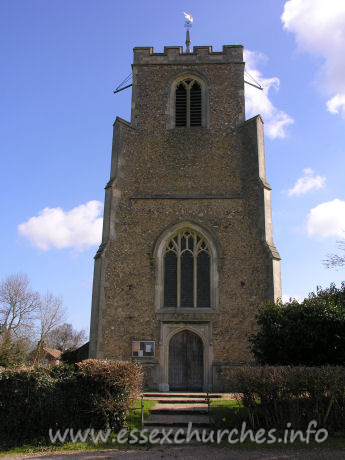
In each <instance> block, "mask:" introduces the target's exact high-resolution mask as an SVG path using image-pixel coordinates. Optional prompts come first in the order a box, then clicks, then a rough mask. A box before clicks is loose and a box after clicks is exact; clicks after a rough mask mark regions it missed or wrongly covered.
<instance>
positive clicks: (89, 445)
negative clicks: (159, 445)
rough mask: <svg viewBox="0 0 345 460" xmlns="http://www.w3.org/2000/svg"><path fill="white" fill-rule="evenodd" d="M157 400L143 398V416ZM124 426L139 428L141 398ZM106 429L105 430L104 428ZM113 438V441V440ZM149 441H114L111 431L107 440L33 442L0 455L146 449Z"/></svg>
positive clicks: (4, 451) (114, 436)
mask: <svg viewBox="0 0 345 460" xmlns="http://www.w3.org/2000/svg"><path fill="white" fill-rule="evenodd" d="M156 403H157V401H147V400H144V408H143V412H144V418H146V417H148V415H149V414H150V409H151V407H153V406H154V405H155V404H156ZM125 427H126V428H128V429H129V430H133V429H135V428H136V429H138V430H141V400H140V399H139V400H136V401H135V402H134V404H133V406H132V408H131V409H130V411H129V412H128V414H127V416H126V423H125ZM104 431H106V430H104ZM113 440H115V441H113ZM149 446H150V445H149V443H146V444H129V443H128V442H126V443H123V444H119V443H117V442H116V434H114V433H111V434H110V436H109V438H108V441H107V442H97V443H94V442H92V441H91V440H88V441H86V442H65V443H61V442H57V443H56V444H51V443H47V442H42V443H41V442H40V443H34V444H26V445H24V446H20V447H13V448H11V449H9V450H2V451H1V452H0V457H4V456H6V455H20V454H37V453H41V454H44V453H49V452H71V451H88V450H103V449H114V448H116V449H128V447H130V448H131V449H133V448H141V449H147V448H148V447H149Z"/></svg>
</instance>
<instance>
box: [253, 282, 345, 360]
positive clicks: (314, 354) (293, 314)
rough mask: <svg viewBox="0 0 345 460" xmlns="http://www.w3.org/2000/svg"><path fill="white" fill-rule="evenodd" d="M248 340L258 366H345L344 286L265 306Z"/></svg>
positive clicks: (332, 285) (320, 290)
mask: <svg viewBox="0 0 345 460" xmlns="http://www.w3.org/2000/svg"><path fill="white" fill-rule="evenodd" d="M257 323H258V325H259V329H258V331H257V333H256V334H255V335H253V336H252V337H251V338H250V342H251V344H252V351H253V353H254V356H255V358H256V359H257V361H258V362H259V363H260V364H270V365H277V364H279V365H301V364H302V365H307V366H320V365H325V364H331V365H343V364H344V363H345V283H344V282H343V283H342V285H341V288H340V289H337V288H336V287H335V285H334V284H331V286H330V287H329V288H327V289H321V288H317V292H316V293H311V294H309V297H308V298H307V299H304V301H303V302H301V303H299V302H297V301H296V300H290V302H286V303H282V302H278V303H275V304H268V305H265V306H263V307H261V308H260V309H259V312H258V314H257Z"/></svg>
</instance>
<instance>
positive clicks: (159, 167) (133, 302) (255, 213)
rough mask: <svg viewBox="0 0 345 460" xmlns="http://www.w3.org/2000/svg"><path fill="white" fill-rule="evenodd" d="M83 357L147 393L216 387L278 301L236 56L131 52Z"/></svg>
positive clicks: (258, 145) (254, 136)
mask: <svg viewBox="0 0 345 460" xmlns="http://www.w3.org/2000/svg"><path fill="white" fill-rule="evenodd" d="M105 190H106V191H105V205H104V223H103V237H102V244H101V245H100V247H99V250H98V252H97V254H96V256H95V269H94V284H93V296H92V315H91V335H90V357H92V358H107V359H119V360H131V359H136V360H138V361H140V362H141V363H142V365H143V368H144V372H145V383H146V387H147V388H150V389H153V390H158V389H159V390H162V391H168V390H204V391H206V390H213V391H220V390H221V389H222V372H223V370H224V369H225V368H227V367H229V366H234V365H240V364H243V363H249V362H251V361H252V360H253V357H252V355H251V353H250V350H249V343H248V335H250V334H251V333H252V332H253V330H254V327H255V314H256V311H257V308H258V307H259V305H261V304H262V303H263V302H265V301H267V300H274V299H277V298H278V297H280V296H281V283H280V257H279V254H278V252H277V250H276V248H275V246H274V243H273V235H272V215H271V198H270V194H271V188H270V186H269V184H268V183H267V182H266V176H265V152H264V135H263V122H262V120H261V117H260V116H259V115H258V116H256V117H254V118H251V119H250V120H247V121H246V120H245V107H244V62H243V47H242V46H224V47H223V50H222V51H221V52H214V51H213V50H212V47H211V46H195V47H194V49H193V52H190V53H188V52H183V49H182V47H165V48H164V52H163V53H155V52H154V50H153V48H149V47H148V48H146V47H145V48H144V47H140V48H134V62H133V87H132V112H131V121H130V122H128V121H125V120H123V119H121V118H116V121H115V123H114V132H113V148H112V160H111V172H110V180H109V182H108V183H107V185H106V187H105Z"/></svg>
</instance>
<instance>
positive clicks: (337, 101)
mask: <svg viewBox="0 0 345 460" xmlns="http://www.w3.org/2000/svg"><path fill="white" fill-rule="evenodd" d="M327 110H328V111H329V112H331V113H340V114H341V116H342V117H343V118H345V93H343V94H336V95H335V96H334V97H332V98H331V99H329V100H328V101H327Z"/></svg>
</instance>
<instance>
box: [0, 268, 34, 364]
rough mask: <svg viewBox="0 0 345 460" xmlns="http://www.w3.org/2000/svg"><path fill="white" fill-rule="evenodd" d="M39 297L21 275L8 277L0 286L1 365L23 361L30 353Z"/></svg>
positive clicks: (26, 279) (24, 276)
mask: <svg viewBox="0 0 345 460" xmlns="http://www.w3.org/2000/svg"><path fill="white" fill-rule="evenodd" d="M39 304H40V298H39V294H38V293H37V292H34V291H32V290H31V289H30V287H29V280H28V277H27V276H26V275H24V274H14V275H10V276H8V277H7V278H6V279H5V280H4V281H2V282H1V283H0V361H1V364H2V365H11V364H19V363H21V362H24V361H25V359H26V356H27V353H28V350H29V346H30V344H29V342H30V341H29V339H28V338H29V336H30V335H32V330H33V327H34V320H35V315H36V313H37V311H38V308H39Z"/></svg>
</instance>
